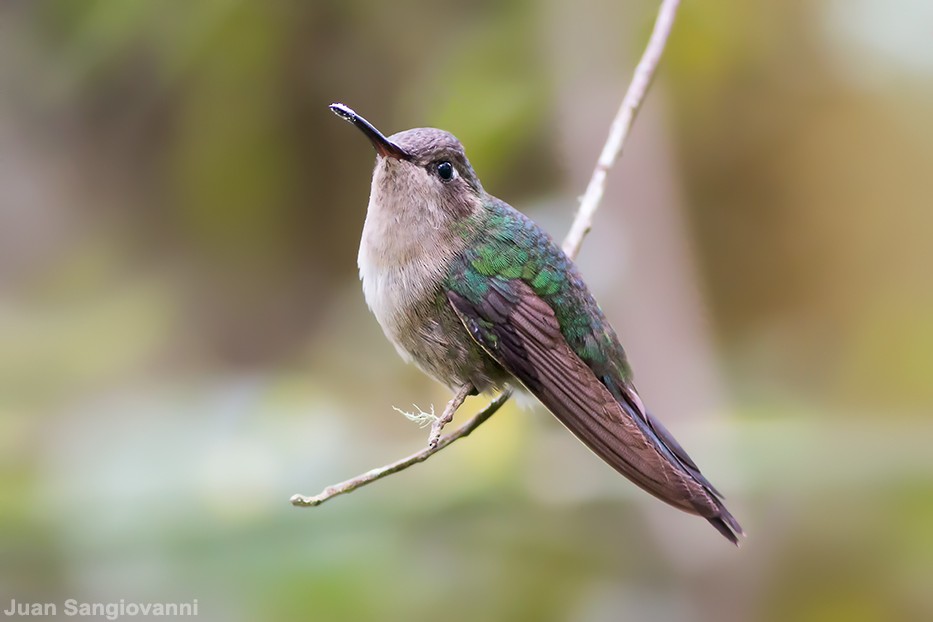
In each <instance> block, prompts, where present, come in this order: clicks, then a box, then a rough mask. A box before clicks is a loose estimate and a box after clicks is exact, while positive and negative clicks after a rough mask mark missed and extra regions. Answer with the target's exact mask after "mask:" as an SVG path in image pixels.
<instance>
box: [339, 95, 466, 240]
mask: <svg viewBox="0 0 933 622" xmlns="http://www.w3.org/2000/svg"><path fill="white" fill-rule="evenodd" d="M330 109H331V110H333V111H334V113H335V114H337V115H338V116H340V117H341V118H343V119H345V120H347V121H349V122H350V123H352V124H353V125H355V126H356V127H357V128H358V129H359V130H360V131H362V132H363V134H365V135H366V137H367V138H368V139H369V141H370V142H371V143H372V144H373V147H374V148H375V149H376V168H375V170H374V171H373V187H372V196H371V198H370V204H371V205H372V204H373V203H374V202H375V203H377V204H379V205H381V206H383V207H387V208H389V209H391V210H414V211H415V214H414V215H416V216H417V215H420V217H422V218H424V219H426V220H428V221H430V222H434V223H439V222H441V221H445V220H453V219H457V218H462V217H463V216H466V215H468V214H470V213H472V212H473V211H474V210H476V209H479V208H480V206H481V203H482V196H483V186H482V184H480V181H479V179H478V178H477V177H476V173H474V172H473V167H472V166H470V161H469V160H467V157H466V154H465V153H464V151H463V145H461V144H460V141H459V140H457V139H456V138H455V137H454V136H453V134H451V133H449V132H445V131H444V130H438V129H434V128H427V127H421V128H416V129H412V130H406V131H404V132H399V133H397V134H393V135H392V136H390V137H389V138H386V137H385V135H383V134H382V132H380V131H379V130H377V129H376V128H375V127H374V126H373V125H372V124H371V123H370V122H369V121H367V120H366V119H364V118H363V117H361V116H360V115H358V114H356V113H355V112H354V111H353V110H351V109H350V108H348V107H346V106H344V105H343V104H333V105H331V107H330Z"/></svg>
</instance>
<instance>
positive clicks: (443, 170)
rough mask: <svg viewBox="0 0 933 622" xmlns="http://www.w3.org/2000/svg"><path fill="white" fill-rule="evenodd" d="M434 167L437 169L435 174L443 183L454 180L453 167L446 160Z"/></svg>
mask: <svg viewBox="0 0 933 622" xmlns="http://www.w3.org/2000/svg"><path fill="white" fill-rule="evenodd" d="M435 166H436V168H437V174H438V175H439V176H440V178H441V179H443V180H444V181H450V180H451V179H453V178H454V165H453V164H451V163H450V162H448V161H447V160H444V161H443V162H438V163H437V164H436V165H435Z"/></svg>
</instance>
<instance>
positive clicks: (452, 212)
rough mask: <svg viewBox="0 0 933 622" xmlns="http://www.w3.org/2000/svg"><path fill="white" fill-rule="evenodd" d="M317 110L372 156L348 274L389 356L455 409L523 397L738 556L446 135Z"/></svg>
mask: <svg viewBox="0 0 933 622" xmlns="http://www.w3.org/2000/svg"><path fill="white" fill-rule="evenodd" d="M330 109H331V110H332V111H333V112H334V113H335V114H337V115H338V116H339V117H341V118H343V119H344V120H346V121H348V122H350V123H352V124H353V125H354V126H356V127H357V129H359V130H360V131H361V132H362V133H363V134H364V135H365V136H366V138H368V139H369V141H370V143H372V146H373V147H374V148H375V150H376V163H375V168H374V170H373V176H372V186H371V189H370V196H369V205H368V207H367V212H366V221H365V224H364V225H363V233H362V240H361V242H360V250H359V256H358V265H359V272H360V279H361V280H362V284H363V293H364V296H365V299H366V303H367V305H368V306H369V308H370V309H371V310H372V313H373V315H375V316H376V320H377V321H378V322H379V325H380V326H381V327H382V330H383V332H384V333H385V335H386V337H387V338H388V339H389V341H391V342H392V344H393V345H394V346H395V349H396V350H397V351H398V353H399V354H400V355H401V357H402V358H403V359H405V360H406V361H409V362H414V363H415V364H416V365H417V366H418V367H420V368H421V369H422V370H423V371H424V372H426V373H427V374H429V375H430V376H432V377H434V378H435V379H436V380H438V381H439V382H441V383H442V384H445V385H447V386H448V387H449V388H450V389H451V390H453V391H454V392H455V393H456V395H457V396H459V397H460V400H459V401H460V402H461V403H462V401H463V399H465V397H466V396H467V395H469V394H474V395H475V394H477V393H480V392H483V391H487V390H494V389H502V388H504V387H506V386H513V387H517V388H524V389H526V390H527V391H528V392H530V393H531V394H532V395H534V396H535V397H536V398H537V399H538V400H539V401H540V402H541V403H542V404H543V405H544V406H545V407H546V408H547V409H548V410H549V411H550V412H551V413H552V414H553V415H554V416H555V417H556V418H557V419H558V420H559V421H560V422H561V423H562V424H563V425H564V426H565V427H566V428H567V429H568V430H570V432H572V433H573V434H574V435H575V436H576V437H577V438H578V439H579V440H580V441H582V442H583V444H584V445H586V446H587V447H588V448H589V449H590V450H591V451H592V452H593V453H595V454H596V455H597V456H599V457H600V458H601V459H602V460H604V461H605V462H606V463H608V464H609V465H610V466H611V467H613V468H614V469H615V470H616V471H618V472H619V473H621V474H622V475H624V476H625V477H627V478H628V479H629V480H631V481H632V482H634V483H635V484H636V485H638V486H639V487H641V488H642V489H644V490H645V491H647V492H649V493H651V494H652V495H654V496H655V497H657V498H659V499H661V500H662V501H665V502H667V503H669V504H670V505H672V506H674V507H676V508H678V509H680V510H683V511H685V512H689V513H691V514H696V515H699V516H701V517H703V518H705V519H706V520H707V521H709V522H710V523H711V524H712V525H713V527H715V528H716V529H717V530H718V531H719V533H721V534H722V535H723V536H725V537H726V538H727V539H728V540H729V541H731V542H732V543H733V544H736V545H738V543H739V538H738V537H739V536H740V535H743V536H744V535H745V533H744V532H743V531H742V527H741V526H740V525H739V523H738V521H737V520H736V519H735V518H734V517H733V516H732V514H730V513H729V511H728V510H727V509H726V507H725V505H724V504H723V497H722V495H721V494H720V493H719V492H718V491H717V490H716V488H714V487H713V485H712V484H711V483H710V482H709V480H708V479H706V477H704V476H703V474H702V473H700V469H699V468H698V467H697V465H696V463H695V462H694V461H693V460H692V459H691V458H690V456H689V455H687V452H685V451H684V449H683V448H682V447H681V446H680V444H679V443H678V442H677V441H676V440H675V439H674V437H673V436H672V435H671V433H670V432H668V430H667V428H665V427H664V425H663V424H662V423H661V422H660V421H659V420H658V419H657V418H656V417H654V416H653V415H652V414H651V413H650V412H649V411H648V410H647V409H646V408H645V406H644V404H643V403H642V400H641V398H640V397H639V396H638V393H637V391H636V390H635V384H634V382H633V376H632V369H631V366H630V365H629V363H628V360H627V358H626V355H625V351H624V350H623V349H622V345H621V344H620V342H619V339H618V337H617V336H616V333H615V331H614V330H613V328H612V326H610V324H609V322H608V321H607V319H606V317H605V315H603V312H602V310H601V309H600V307H599V305H598V304H597V302H596V300H595V299H594V298H593V295H592V294H591V293H590V291H589V289H588V288H587V286H586V283H585V282H584V281H583V277H582V276H581V274H580V271H579V270H578V269H577V267H576V266H575V265H574V263H573V261H572V260H571V259H570V258H569V257H568V256H567V255H566V254H565V253H564V252H563V251H562V250H561V248H560V247H559V246H558V245H557V244H556V243H555V242H554V240H553V239H552V238H551V236H550V235H548V234H547V232H545V231H544V230H543V229H542V228H541V227H539V226H538V225H537V224H536V223H534V222H533V221H532V220H531V219H530V218H528V217H527V216H525V215H524V214H522V213H521V212H519V211H518V210H516V209H514V208H513V207H511V206H510V205H508V204H507V203H505V202H504V201H502V200H500V199H498V198H496V197H494V196H492V195H491V194H489V193H488V192H486V190H484V189H483V185H482V184H481V183H480V180H479V178H478V177H477V175H476V173H475V172H474V171H473V167H472V166H471V165H470V161H469V160H468V159H467V157H466V154H465V152H464V149H463V145H461V144H460V141H458V140H457V139H456V138H455V137H454V136H453V135H452V134H450V133H449V132H446V131H443V130H439V129H434V128H416V129H410V130H406V131H403V132H399V133H397V134H393V135H392V136H389V137H388V138H387V137H386V136H385V135H384V134H382V133H381V132H380V131H379V130H377V129H376V128H375V126H373V125H372V124H371V123H370V122H369V121H367V120H366V119H364V118H363V117H362V116H360V115H359V114H357V113H356V112H354V111H353V110H351V109H350V108H349V107H347V106H345V105H343V104H332V105H331V106H330ZM450 416H452V413H451V414H450ZM438 435H439V431H438ZM432 436H433V435H432ZM434 442H436V440H435V441H434Z"/></svg>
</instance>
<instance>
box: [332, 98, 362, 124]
mask: <svg viewBox="0 0 933 622" xmlns="http://www.w3.org/2000/svg"><path fill="white" fill-rule="evenodd" d="M328 108H330V110H331V112H333V113H334V114H335V115H337V116H338V117H340V118H341V119H343V120H344V121H350V122H352V121H353V119H354V118H355V117H356V116H357V115H356V113H355V112H353V110H352V109H351V108H350V107H349V106H344V105H343V104H341V103H339V102H338V103H333V104H331V105H330V106H328Z"/></svg>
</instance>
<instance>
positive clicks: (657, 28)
mask: <svg viewBox="0 0 933 622" xmlns="http://www.w3.org/2000/svg"><path fill="white" fill-rule="evenodd" d="M679 5H680V0H664V1H663V2H662V3H661V8H660V9H658V18H657V20H656V21H655V23H654V30H652V31H651V38H650V39H648V45H647V46H646V47H645V52H644V53H643V54H642V56H641V60H640V61H638V66H636V67H635V75H634V76H632V82H631V83H630V84H629V87H628V91H626V93H625V97H624V98H623V99H622V105H621V106H619V111H618V112H617V113H616V116H615V119H613V120H612V125H611V126H610V127H609V136H608V137H607V138H606V144H605V145H603V150H602V153H600V154H599V159H598V160H597V161H596V167H595V168H594V169H593V176H592V177H590V183H589V184H588V185H587V187H586V192H585V193H584V194H583V198H582V199H581V200H580V209H579V210H578V211H577V215H576V217H575V218H574V219H573V224H571V225H570V232H569V233H568V234H567V237H566V238H564V245H563V248H564V252H565V253H567V256H568V257H570V258H575V257H576V256H577V253H578V252H580V245H581V244H583V238H584V237H585V236H586V234H587V233H589V232H590V229H591V228H592V227H593V214H595V213H596V210H597V208H599V203H600V201H602V198H603V192H604V191H605V189H606V176H607V175H608V174H609V169H611V168H612V166H613V164H615V162H616V160H617V159H618V158H619V155H621V153H622V148H623V147H624V146H625V140H626V138H628V133H629V130H630V129H631V128H632V123H634V122H635V116H636V115H637V114H638V110H639V109H640V108H641V104H642V102H643V101H645V94H646V93H647V92H648V87H649V86H651V81H652V79H653V78H654V73H655V70H656V69H657V67H658V62H659V61H660V60H661V54H662V53H663V52H664V46H665V45H667V38H668V35H670V34H671V28H672V27H673V26H674V17H675V16H676V14H677V8H678V6H679Z"/></svg>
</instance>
